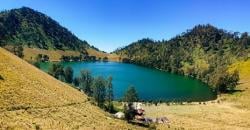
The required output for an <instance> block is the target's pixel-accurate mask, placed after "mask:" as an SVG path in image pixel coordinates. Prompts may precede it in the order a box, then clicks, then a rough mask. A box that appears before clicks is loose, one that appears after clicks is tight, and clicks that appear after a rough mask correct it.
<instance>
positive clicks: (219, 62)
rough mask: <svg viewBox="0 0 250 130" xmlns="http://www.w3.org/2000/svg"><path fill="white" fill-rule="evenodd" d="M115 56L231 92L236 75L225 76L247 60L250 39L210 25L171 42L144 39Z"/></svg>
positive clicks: (181, 35) (189, 31) (201, 26)
mask: <svg viewBox="0 0 250 130" xmlns="http://www.w3.org/2000/svg"><path fill="white" fill-rule="evenodd" d="M114 53H116V54H118V55H120V56H121V57H124V58H123V59H122V61H123V62H129V63H134V64H138V65H143V66H147V67H152V68H157V69H161V70H164V71H168V72H171V73H178V74H182V75H186V76H190V77H193V78H196V79H199V80H201V81H203V82H204V83H207V84H208V85H210V86H211V87H212V88H214V89H215V90H218V91H217V92H230V91H233V90H234V89H235V87H236V85H237V83H238V81H239V73H238V71H237V70H235V71H234V72H232V73H230V72H228V67H229V66H230V65H231V64H233V63H235V62H237V61H244V60H248V59H250V56H249V54H250V36H249V35H248V33H242V34H239V33H237V32H227V31H226V30H223V29H218V28H216V27H214V26H212V25H209V24H208V25H197V26H195V27H194V28H193V29H191V30H188V31H187V32H184V33H182V34H180V35H177V36H176V37H174V38H172V39H170V40H162V41H154V40H152V39H149V38H146V39H142V40H138V41H136V42H134V43H132V44H130V45H128V46H126V47H123V48H119V49H117V50H116V51H114Z"/></svg>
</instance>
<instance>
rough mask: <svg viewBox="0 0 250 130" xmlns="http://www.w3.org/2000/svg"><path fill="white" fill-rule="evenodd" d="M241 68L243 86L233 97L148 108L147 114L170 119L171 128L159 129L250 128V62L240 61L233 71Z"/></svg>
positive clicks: (224, 96) (146, 107)
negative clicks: (199, 102) (203, 102)
mask: <svg viewBox="0 0 250 130" xmlns="http://www.w3.org/2000/svg"><path fill="white" fill-rule="evenodd" d="M233 69H238V70H239V72H240V78H241V81H240V84H239V85H238V86H237V89H238V90H242V92H235V93H233V94H224V95H221V96H220V97H219V98H218V101H220V102H219V103H218V101H210V102H206V104H205V105H204V104H198V103H193V104H185V105H170V106H167V105H166V104H161V105H159V106H153V105H151V106H145V107H144V108H145V110H146V115H147V116H150V117H162V116H166V117H168V118H169V119H170V121H171V124H170V126H167V125H159V126H158V128H159V129H166V128H168V127H170V128H187V129H250V119H249V117H250V98H249V97H250V89H249V88H250V61H245V62H237V63H235V64H233V65H232V66H231V67H230V68H229V71H232V70H233Z"/></svg>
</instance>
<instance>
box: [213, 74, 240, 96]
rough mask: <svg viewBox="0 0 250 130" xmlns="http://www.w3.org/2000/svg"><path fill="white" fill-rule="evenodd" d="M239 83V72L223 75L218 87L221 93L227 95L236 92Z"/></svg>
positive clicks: (217, 84)
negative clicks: (226, 93)
mask: <svg viewBox="0 0 250 130" xmlns="http://www.w3.org/2000/svg"><path fill="white" fill-rule="evenodd" d="M238 81H239V72H238V71H234V73H232V74H229V73H222V74H221V75H220V77H219V78H218V80H217V82H216V87H217V90H218V91H219V92H222V93H225V92H229V91H234V90H235V87H236V85H237V84H238Z"/></svg>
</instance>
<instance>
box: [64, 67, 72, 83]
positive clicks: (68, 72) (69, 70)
mask: <svg viewBox="0 0 250 130" xmlns="http://www.w3.org/2000/svg"><path fill="white" fill-rule="evenodd" d="M73 74H74V71H73V69H72V68H71V67H70V66H68V67H66V69H65V70H64V76H65V81H66V82H67V83H72V82H73Z"/></svg>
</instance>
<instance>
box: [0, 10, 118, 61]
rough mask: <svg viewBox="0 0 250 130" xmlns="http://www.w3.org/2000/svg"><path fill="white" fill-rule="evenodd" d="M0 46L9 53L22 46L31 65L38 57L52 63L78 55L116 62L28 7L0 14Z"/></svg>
mask: <svg viewBox="0 0 250 130" xmlns="http://www.w3.org/2000/svg"><path fill="white" fill-rule="evenodd" d="M0 46H2V47H4V48H6V49H8V50H10V51H11V52H14V51H13V50H14V49H13V47H15V46H22V47H23V48H24V52H23V53H24V59H25V60H28V61H34V60H35V57H36V56H37V55H38V54H46V55H48V56H49V57H50V60H51V61H59V60H60V58H61V57H62V56H80V55H83V56H95V57H96V59H99V58H101V59H103V58H104V57H108V59H109V60H112V61H118V60H117V59H118V58H117V56H116V55H114V54H108V53H104V52H101V51H99V50H98V49H97V48H95V47H94V46H90V45H89V44H88V43H87V41H85V40H80V39H79V38H77V37H76V36H75V35H74V34H73V33H72V32H70V31H69V30H68V29H67V28H65V27H63V26H61V25H60V24H59V23H58V22H57V21H55V20H53V19H52V18H50V17H49V16H47V15H45V14H43V13H41V12H38V11H36V10H33V9H31V8H28V7H22V8H19V9H12V10H7V11H2V12H0Z"/></svg>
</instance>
